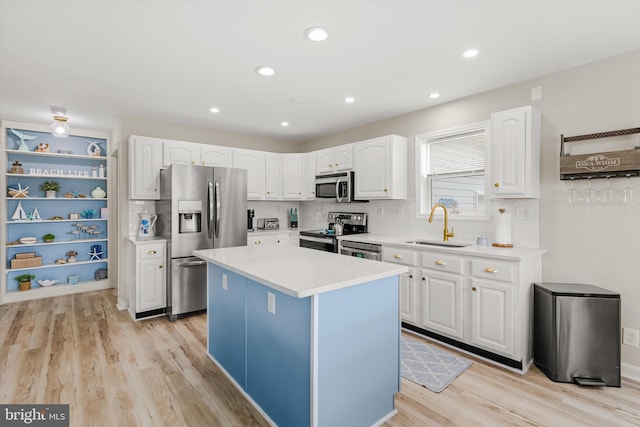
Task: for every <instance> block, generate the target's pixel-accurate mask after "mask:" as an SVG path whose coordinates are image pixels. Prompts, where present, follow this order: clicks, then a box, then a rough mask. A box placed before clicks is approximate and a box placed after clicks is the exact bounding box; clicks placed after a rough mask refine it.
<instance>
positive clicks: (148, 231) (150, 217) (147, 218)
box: [138, 212, 158, 237]
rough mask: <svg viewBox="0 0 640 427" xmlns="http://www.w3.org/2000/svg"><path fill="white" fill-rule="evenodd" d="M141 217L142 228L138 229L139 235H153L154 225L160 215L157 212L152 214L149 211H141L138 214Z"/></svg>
mask: <svg viewBox="0 0 640 427" xmlns="http://www.w3.org/2000/svg"><path fill="white" fill-rule="evenodd" d="M138 216H139V217H140V221H139V223H140V228H139V229H138V236H139V237H149V236H153V235H154V234H153V226H154V225H155V223H156V219H158V216H157V215H155V214H150V213H148V212H141V213H139V214H138Z"/></svg>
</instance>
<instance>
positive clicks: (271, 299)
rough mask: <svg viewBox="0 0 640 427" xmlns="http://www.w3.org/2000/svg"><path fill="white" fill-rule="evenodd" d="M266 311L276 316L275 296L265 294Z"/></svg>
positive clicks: (270, 293) (271, 293)
mask: <svg viewBox="0 0 640 427" xmlns="http://www.w3.org/2000/svg"><path fill="white" fill-rule="evenodd" d="M267 311H268V312H269V313H271V314H276V294H274V293H273V292H267Z"/></svg>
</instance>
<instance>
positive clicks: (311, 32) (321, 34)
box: [304, 27, 329, 42]
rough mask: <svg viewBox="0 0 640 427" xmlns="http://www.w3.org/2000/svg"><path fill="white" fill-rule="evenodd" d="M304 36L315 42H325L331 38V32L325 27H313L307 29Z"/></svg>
mask: <svg viewBox="0 0 640 427" xmlns="http://www.w3.org/2000/svg"><path fill="white" fill-rule="evenodd" d="M304 36H305V37H306V38H308V39H309V40H311V41H313V42H323V41H325V40H326V39H327V38H329V30H327V29H326V28H325V27H311V28H307V30H306V31H305V32H304Z"/></svg>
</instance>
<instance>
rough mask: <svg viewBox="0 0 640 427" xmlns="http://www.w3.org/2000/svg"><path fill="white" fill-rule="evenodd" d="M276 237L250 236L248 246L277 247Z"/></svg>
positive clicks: (265, 235)
mask: <svg viewBox="0 0 640 427" xmlns="http://www.w3.org/2000/svg"><path fill="white" fill-rule="evenodd" d="M276 240H277V239H276V235H275V234H263V235H260V234H258V235H257V236H250V237H249V239H248V240H247V245H249V246H264V245H275V244H276Z"/></svg>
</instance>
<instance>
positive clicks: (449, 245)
mask: <svg viewBox="0 0 640 427" xmlns="http://www.w3.org/2000/svg"><path fill="white" fill-rule="evenodd" d="M405 243H411V244H413V245H425V246H441V247H443V248H464V247H467V246H471V244H470V243H449V242H433V241H429V240H409V241H407V242H405Z"/></svg>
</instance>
